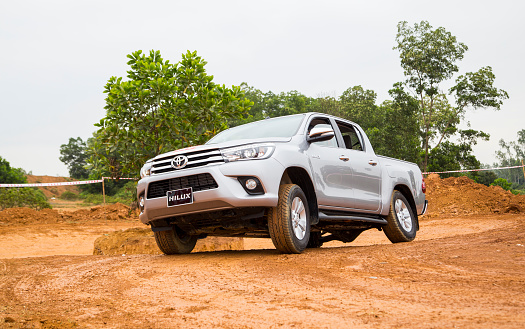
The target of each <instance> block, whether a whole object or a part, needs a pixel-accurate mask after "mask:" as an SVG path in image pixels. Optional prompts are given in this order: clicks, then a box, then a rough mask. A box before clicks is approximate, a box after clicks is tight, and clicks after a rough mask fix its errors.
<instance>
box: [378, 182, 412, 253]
mask: <svg viewBox="0 0 525 329" xmlns="http://www.w3.org/2000/svg"><path fill="white" fill-rule="evenodd" d="M386 220H387V222H388V224H387V225H386V226H385V227H383V230H384V231H385V235H386V237H387V238H388V240H390V241H391V242H392V243H398V242H409V241H412V240H414V239H415V238H416V231H417V220H416V216H415V215H414V211H413V209H412V207H411V206H410V203H409V202H408V200H407V199H406V198H405V196H404V195H403V194H402V193H401V192H399V191H396V190H395V191H394V193H392V198H391V199H390V212H389V213H388V217H387V219H386Z"/></svg>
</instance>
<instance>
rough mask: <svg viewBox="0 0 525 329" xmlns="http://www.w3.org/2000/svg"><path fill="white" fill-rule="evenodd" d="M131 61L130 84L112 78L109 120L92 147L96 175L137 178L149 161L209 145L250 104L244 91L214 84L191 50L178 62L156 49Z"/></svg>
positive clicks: (132, 56) (103, 123) (133, 56)
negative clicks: (185, 148) (163, 56)
mask: <svg viewBox="0 0 525 329" xmlns="http://www.w3.org/2000/svg"><path fill="white" fill-rule="evenodd" d="M128 58H129V61H128V65H129V66H130V70H129V71H128V75H127V77H128V80H127V81H124V80H123V79H122V78H117V77H111V78H110V79H109V81H108V83H107V84H106V86H105V90H104V92H105V93H106V94H107V97H106V106H105V109H106V117H104V118H103V119H102V120H100V122H99V123H98V124H96V126H98V127H99V130H98V131H97V132H96V133H95V134H94V138H93V141H92V143H88V146H89V152H90V155H91V157H90V159H89V160H88V162H89V163H90V166H91V167H90V168H92V169H93V170H94V174H95V175H102V174H104V173H108V172H109V173H110V174H111V176H112V177H122V176H121V175H131V176H138V173H139V170H140V168H141V166H142V165H143V164H144V162H146V160H147V159H149V158H152V157H154V156H156V155H158V154H161V153H163V152H167V151H169V150H173V149H179V148H183V147H187V146H191V145H197V144H202V143H204V142H206V141H207V140H208V139H209V138H210V137H211V136H213V135H215V134H216V133H218V132H220V131H221V130H224V129H226V128H227V127H228V126H227V119H233V118H241V117H245V116H246V115H247V111H248V109H249V107H250V106H251V105H252V103H251V102H250V101H249V100H248V99H245V98H244V92H243V90H242V89H241V88H240V87H237V86H232V87H231V88H227V87H225V86H224V85H222V86H221V85H218V84H215V83H214V82H213V81H212V80H213V76H211V75H208V74H207V73H206V70H205V65H206V62H205V61H204V60H203V59H202V58H201V57H200V56H198V55H197V52H190V51H188V52H187V53H185V54H183V55H182V60H181V61H180V62H179V63H177V64H171V63H170V62H169V61H165V60H164V59H163V58H162V57H161V55H160V52H159V51H153V50H152V51H150V53H149V55H145V54H142V51H140V50H139V51H136V52H134V53H132V54H130V55H128Z"/></svg>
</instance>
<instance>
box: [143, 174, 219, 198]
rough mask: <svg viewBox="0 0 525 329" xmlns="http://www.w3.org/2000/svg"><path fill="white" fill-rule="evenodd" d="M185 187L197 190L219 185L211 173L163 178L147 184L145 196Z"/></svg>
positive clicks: (149, 196)
mask: <svg viewBox="0 0 525 329" xmlns="http://www.w3.org/2000/svg"><path fill="white" fill-rule="evenodd" d="M187 187H191V188H192V189H193V192H198V191H204V190H211V189H214V188H218V187H219V185H218V184H217V182H216V181H215V179H213V177H212V175H210V174H208V173H204V174H198V175H191V176H184V177H177V178H171V179H165V180H160V181H156V182H152V183H150V184H149V186H148V195H147V198H148V199H153V198H160V197H163V196H166V193H168V191H173V190H180V189H182V188H187Z"/></svg>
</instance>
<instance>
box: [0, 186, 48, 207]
mask: <svg viewBox="0 0 525 329" xmlns="http://www.w3.org/2000/svg"><path fill="white" fill-rule="evenodd" d="M14 207H29V208H33V209H35V210H40V209H44V208H49V209H50V208H51V205H50V204H49V203H48V202H47V198H46V196H45V195H44V193H42V191H40V190H39V189H37V188H30V187H22V188H14V187H9V188H4V187H2V188H0V210H4V209H6V208H14Z"/></svg>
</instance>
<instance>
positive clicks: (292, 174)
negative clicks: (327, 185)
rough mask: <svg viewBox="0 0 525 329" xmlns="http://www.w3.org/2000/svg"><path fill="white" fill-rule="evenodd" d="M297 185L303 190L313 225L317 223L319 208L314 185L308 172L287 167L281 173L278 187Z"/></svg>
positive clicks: (298, 168) (299, 168)
mask: <svg viewBox="0 0 525 329" xmlns="http://www.w3.org/2000/svg"><path fill="white" fill-rule="evenodd" d="M283 184H297V185H299V187H300V188H301V190H303V192H304V194H305V195H306V198H307V199H308V208H309V209H310V224H311V225H315V224H317V223H318V222H319V207H318V205H317V196H316V194H315V188H314V184H313V183H312V179H311V178H310V175H309V174H308V172H307V171H306V170H305V169H304V168H301V167H288V168H286V170H285V171H284V173H283V176H282V178H281V182H280V183H279V186H280V185H283Z"/></svg>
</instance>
